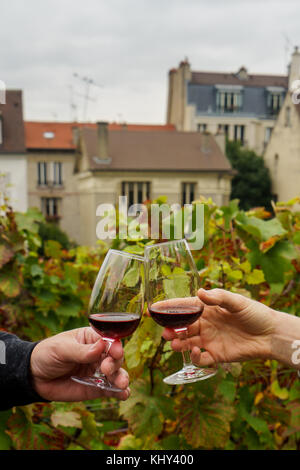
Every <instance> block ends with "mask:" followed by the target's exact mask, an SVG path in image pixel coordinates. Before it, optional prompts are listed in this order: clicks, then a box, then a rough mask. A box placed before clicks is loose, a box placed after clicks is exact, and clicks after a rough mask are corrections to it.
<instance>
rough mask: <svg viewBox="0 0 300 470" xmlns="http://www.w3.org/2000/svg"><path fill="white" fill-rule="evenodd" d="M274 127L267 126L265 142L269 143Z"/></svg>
mask: <svg viewBox="0 0 300 470" xmlns="http://www.w3.org/2000/svg"><path fill="white" fill-rule="evenodd" d="M272 130H273V127H266V128H265V144H267V143H268V142H269V140H270V138H271V134H272Z"/></svg>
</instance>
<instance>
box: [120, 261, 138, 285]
mask: <svg viewBox="0 0 300 470" xmlns="http://www.w3.org/2000/svg"><path fill="white" fill-rule="evenodd" d="M139 279H140V272H139V269H138V267H136V266H134V267H132V268H130V269H129V270H128V271H127V273H126V274H125V276H124V278H123V282H124V284H125V286H127V287H135V286H136V285H137V283H138V282H139Z"/></svg>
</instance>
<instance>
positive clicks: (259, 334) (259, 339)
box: [163, 289, 276, 366]
mask: <svg viewBox="0 0 300 470" xmlns="http://www.w3.org/2000/svg"><path fill="white" fill-rule="evenodd" d="M198 297H199V299H200V300H201V301H202V302H203V304H204V310H203V313H202V315H201V317H200V318H199V319H198V320H197V321H196V322H195V323H193V324H192V325H190V326H189V327H188V330H187V336H188V338H187V339H179V338H178V337H177V335H176V333H175V332H174V331H173V330H170V329H167V328H166V329H165V330H164V332H163V337H164V338H165V339H166V340H168V341H169V340H172V343H171V346H172V348H173V349H174V350H175V351H182V350H186V349H190V350H191V358H192V361H193V362H194V363H195V364H197V365H201V366H209V365H213V364H214V363H218V362H238V361H243V360H247V359H252V358H270V357H271V341H272V334H273V332H274V328H275V320H274V314H275V313H276V312H274V311H273V310H272V309H270V308H269V307H267V306H266V305H264V304H262V303H259V302H256V301H255V300H251V299H249V298H247V297H244V296H242V295H239V294H233V293H232V292H228V291H225V290H222V289H212V290H210V291H206V290H204V289H200V290H199V291H198ZM181 302H182V300H181ZM185 302H186V303H187V305H193V304H194V303H197V302H199V300H198V298H186V299H185ZM200 348H204V349H205V352H201V351H200Z"/></svg>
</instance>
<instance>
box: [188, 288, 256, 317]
mask: <svg viewBox="0 0 300 470" xmlns="http://www.w3.org/2000/svg"><path fill="white" fill-rule="evenodd" d="M197 294H198V297H199V299H200V300H202V301H203V302H204V303H205V304H207V305H218V306H219V307H223V308H226V309H227V310H229V311H230V312H232V313H235V312H239V311H241V310H242V309H244V308H246V307H247V306H248V303H249V299H247V297H244V296H243V295H240V294H234V293H232V292H229V291H226V290H224V289H211V290H204V289H200V290H199V291H198V293H197Z"/></svg>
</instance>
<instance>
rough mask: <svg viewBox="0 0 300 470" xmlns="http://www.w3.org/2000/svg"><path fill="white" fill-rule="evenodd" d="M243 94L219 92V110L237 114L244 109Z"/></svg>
mask: <svg viewBox="0 0 300 470" xmlns="http://www.w3.org/2000/svg"><path fill="white" fill-rule="evenodd" d="M242 105H243V103H242V94H241V93H240V92H237V91H221V90H220V91H218V92H217V110H218V111H221V112H222V113H224V112H225V113H228V112H231V113H233V112H237V111H240V110H241V109H242Z"/></svg>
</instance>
